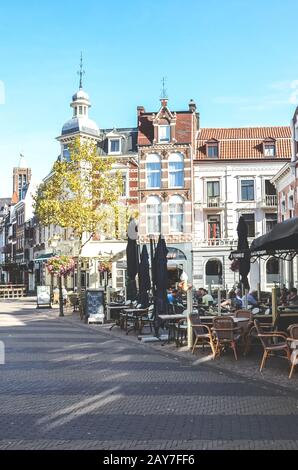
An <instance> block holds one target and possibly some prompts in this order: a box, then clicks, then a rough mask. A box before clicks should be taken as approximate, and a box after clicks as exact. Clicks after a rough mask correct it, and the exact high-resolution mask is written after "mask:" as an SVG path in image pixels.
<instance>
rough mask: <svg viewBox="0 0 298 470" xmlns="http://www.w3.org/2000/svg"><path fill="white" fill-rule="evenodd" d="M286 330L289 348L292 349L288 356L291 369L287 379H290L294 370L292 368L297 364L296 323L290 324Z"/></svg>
mask: <svg viewBox="0 0 298 470" xmlns="http://www.w3.org/2000/svg"><path fill="white" fill-rule="evenodd" d="M287 331H288V332H289V337H288V343H289V346H290V348H291V349H292V353H291V357H290V362H291V369H290V374H289V379H291V378H292V375H293V372H294V368H295V366H296V365H297V364H298V349H297V348H298V343H297V340H298V324H294V325H290V326H289V328H288V329H287Z"/></svg>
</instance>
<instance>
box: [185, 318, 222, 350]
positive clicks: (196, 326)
mask: <svg viewBox="0 0 298 470" xmlns="http://www.w3.org/2000/svg"><path fill="white" fill-rule="evenodd" d="M189 320H190V324H191V327H192V331H193V334H194V336H195V340H194V343H193V347H192V353H193V354H194V351H195V348H196V347H197V346H203V349H204V346H205V344H208V345H209V346H210V347H211V350H212V355H213V359H215V356H216V341H215V338H214V335H213V333H212V331H211V329H210V328H209V326H207V325H204V324H203V323H201V319H200V317H199V315H196V314H192V315H190V316H189Z"/></svg>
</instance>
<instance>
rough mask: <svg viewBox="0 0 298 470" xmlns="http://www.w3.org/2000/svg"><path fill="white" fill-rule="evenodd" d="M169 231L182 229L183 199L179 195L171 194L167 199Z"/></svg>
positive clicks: (181, 230) (180, 230)
mask: <svg viewBox="0 0 298 470" xmlns="http://www.w3.org/2000/svg"><path fill="white" fill-rule="evenodd" d="M169 214H170V232H183V230H184V223H183V222H184V200H183V199H182V197H181V196H172V197H171V198H170V200H169Z"/></svg>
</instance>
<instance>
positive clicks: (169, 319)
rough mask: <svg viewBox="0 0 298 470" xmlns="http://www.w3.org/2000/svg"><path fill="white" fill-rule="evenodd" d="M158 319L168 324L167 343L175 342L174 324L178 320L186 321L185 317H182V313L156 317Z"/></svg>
mask: <svg viewBox="0 0 298 470" xmlns="http://www.w3.org/2000/svg"><path fill="white" fill-rule="evenodd" d="M158 318H160V319H161V320H162V321H163V322H165V323H168V322H171V323H169V324H168V328H169V336H168V341H167V342H168V343H169V342H170V341H176V335H175V326H176V323H177V322H178V321H179V320H187V315H184V314H183V313H176V314H173V315H158Z"/></svg>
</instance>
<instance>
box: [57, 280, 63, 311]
mask: <svg viewBox="0 0 298 470" xmlns="http://www.w3.org/2000/svg"><path fill="white" fill-rule="evenodd" d="M58 285H59V317H64V313H63V293H62V277H61V276H58Z"/></svg>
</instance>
